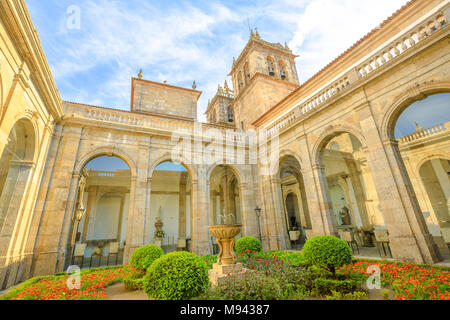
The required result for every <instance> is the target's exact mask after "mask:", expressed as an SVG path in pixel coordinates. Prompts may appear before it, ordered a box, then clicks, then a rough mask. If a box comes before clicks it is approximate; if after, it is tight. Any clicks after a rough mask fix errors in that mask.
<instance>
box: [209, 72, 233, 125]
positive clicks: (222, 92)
mask: <svg viewBox="0 0 450 320" xmlns="http://www.w3.org/2000/svg"><path fill="white" fill-rule="evenodd" d="M233 100H234V97H233V91H232V90H231V89H230V88H229V87H228V83H227V81H226V80H225V84H224V86H223V88H222V86H221V85H219V87H218V88H217V93H216V95H215V96H214V98H213V99H212V100H210V101H209V102H208V109H207V110H206V112H205V114H206V119H207V121H208V123H212V124H221V125H230V126H234V124H235V122H234V111H233Z"/></svg>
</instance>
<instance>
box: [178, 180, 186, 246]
mask: <svg viewBox="0 0 450 320" xmlns="http://www.w3.org/2000/svg"><path fill="white" fill-rule="evenodd" d="M186 183H187V173H182V174H181V177H180V193H179V199H178V239H186Z"/></svg>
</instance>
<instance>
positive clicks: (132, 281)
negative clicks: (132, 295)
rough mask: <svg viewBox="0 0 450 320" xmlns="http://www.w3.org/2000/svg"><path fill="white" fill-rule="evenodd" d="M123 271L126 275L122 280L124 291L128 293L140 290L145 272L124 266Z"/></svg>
mask: <svg viewBox="0 0 450 320" xmlns="http://www.w3.org/2000/svg"><path fill="white" fill-rule="evenodd" d="M125 271H126V272H125V274H126V275H124V276H123V278H122V282H123V284H124V285H125V289H127V290H129V291H136V290H142V280H143V277H144V276H145V273H146V272H145V271H142V270H139V269H133V268H132V267H131V266H126V267H125Z"/></svg>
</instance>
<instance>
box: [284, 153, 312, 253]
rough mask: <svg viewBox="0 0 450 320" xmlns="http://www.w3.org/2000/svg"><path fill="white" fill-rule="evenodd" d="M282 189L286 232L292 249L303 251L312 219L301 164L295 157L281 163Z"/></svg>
mask: <svg viewBox="0 0 450 320" xmlns="http://www.w3.org/2000/svg"><path fill="white" fill-rule="evenodd" d="M279 175H280V188H281V196H282V201H283V208H284V217H285V224H286V230H287V232H288V237H289V240H290V243H291V247H292V248H296V249H301V247H302V246H303V244H304V243H305V240H306V234H307V231H308V230H311V217H310V213H309V209H308V203H307V199H306V193H305V184H304V181H303V175H302V173H301V168H300V164H299V163H298V161H297V159H295V158H294V157H293V156H287V157H285V158H283V159H282V160H281V161H280V172H279Z"/></svg>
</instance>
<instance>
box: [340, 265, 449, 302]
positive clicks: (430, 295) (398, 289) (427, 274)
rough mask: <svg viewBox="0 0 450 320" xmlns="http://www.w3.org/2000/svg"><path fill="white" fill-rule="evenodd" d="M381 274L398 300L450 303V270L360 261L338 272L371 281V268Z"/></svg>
mask: <svg viewBox="0 0 450 320" xmlns="http://www.w3.org/2000/svg"><path fill="white" fill-rule="evenodd" d="M372 265H376V266H378V267H379V268H380V271H381V281H382V284H383V285H385V286H388V285H390V286H391V287H392V289H393V290H394V291H395V293H396V296H395V299H396V300H450V271H445V270H442V269H439V268H434V267H428V266H427V267H424V266H417V265H414V264H395V263H388V262H366V261H357V262H354V263H352V264H351V265H348V266H345V267H342V268H340V269H339V271H338V272H341V273H349V272H355V273H359V274H361V275H363V276H364V277H365V278H368V277H369V276H370V275H369V274H368V273H367V269H368V267H369V266H372Z"/></svg>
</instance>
